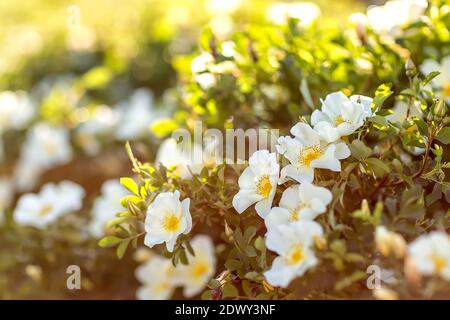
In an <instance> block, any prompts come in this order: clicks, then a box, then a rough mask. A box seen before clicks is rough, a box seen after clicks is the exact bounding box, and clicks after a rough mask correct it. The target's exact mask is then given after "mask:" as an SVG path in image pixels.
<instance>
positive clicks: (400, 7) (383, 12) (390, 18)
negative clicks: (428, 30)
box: [367, 0, 428, 38]
mask: <svg viewBox="0 0 450 320" xmlns="http://www.w3.org/2000/svg"><path fill="white" fill-rule="evenodd" d="M427 7H428V1H427V0H389V1H386V3H385V4H384V5H382V6H371V7H369V9H368V10H367V23H368V25H369V26H370V27H371V28H372V29H373V30H374V31H375V32H376V33H377V34H379V35H381V36H387V37H390V38H397V37H399V36H401V35H402V34H403V32H404V29H405V28H406V27H407V26H409V25H410V24H413V23H415V22H418V21H420V20H421V18H422V16H423V14H424V12H425V10H426V8H427Z"/></svg>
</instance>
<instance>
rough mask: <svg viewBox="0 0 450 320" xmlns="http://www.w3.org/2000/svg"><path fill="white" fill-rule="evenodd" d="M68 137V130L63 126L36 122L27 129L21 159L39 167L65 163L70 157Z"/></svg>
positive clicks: (70, 150) (70, 149) (43, 167)
mask: <svg viewBox="0 0 450 320" xmlns="http://www.w3.org/2000/svg"><path fill="white" fill-rule="evenodd" d="M69 139H70V137H69V132H68V130H67V129H66V128H64V127H53V126H50V125H48V124H46V123H39V124H36V125H35V126H34V127H33V128H31V129H30V130H29V131H28V134H27V138H26V140H25V143H24V144H23V146H22V154H21V159H22V160H23V161H28V162H30V163H32V164H33V165H34V166H35V167H38V168H41V169H48V168H50V167H52V166H56V165H61V164H65V163H67V162H69V161H70V160H71V159H72V148H71V146H70V140H69Z"/></svg>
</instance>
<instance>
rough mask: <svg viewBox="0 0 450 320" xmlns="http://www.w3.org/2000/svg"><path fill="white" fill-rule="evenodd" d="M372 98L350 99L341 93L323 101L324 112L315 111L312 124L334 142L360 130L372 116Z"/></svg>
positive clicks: (355, 97) (335, 93) (328, 140)
mask: <svg viewBox="0 0 450 320" xmlns="http://www.w3.org/2000/svg"><path fill="white" fill-rule="evenodd" d="M371 104H372V98H369V97H365V96H360V95H354V96H351V97H350V98H348V97H347V96H346V95H345V94H344V93H342V92H341V91H338V92H333V93H330V94H329V95H327V96H326V98H325V100H322V110H314V112H313V113H312V115H311V124H312V125H313V126H314V130H316V131H317V132H319V133H320V134H321V135H322V136H323V137H324V139H325V140H326V141H327V142H334V141H337V140H339V139H340V138H341V137H344V136H348V135H350V134H352V133H353V132H355V131H356V129H358V128H360V127H361V126H362V125H363V124H364V121H365V120H366V118H367V117H370V116H371V115H372V110H371V108H370V105H371Z"/></svg>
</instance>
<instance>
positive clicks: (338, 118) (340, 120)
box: [334, 116, 346, 127]
mask: <svg viewBox="0 0 450 320" xmlns="http://www.w3.org/2000/svg"><path fill="white" fill-rule="evenodd" d="M344 122H346V121H345V120H344V118H342V116H337V117H336V118H335V119H334V126H335V127H337V126H338V125H340V124H341V123H344Z"/></svg>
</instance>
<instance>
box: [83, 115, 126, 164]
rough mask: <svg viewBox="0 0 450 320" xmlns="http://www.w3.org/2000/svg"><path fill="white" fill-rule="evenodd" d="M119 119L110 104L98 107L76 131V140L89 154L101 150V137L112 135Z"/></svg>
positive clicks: (94, 153)
mask: <svg viewBox="0 0 450 320" xmlns="http://www.w3.org/2000/svg"><path fill="white" fill-rule="evenodd" d="M117 120H118V115H117V112H115V110H113V109H111V108H110V107H108V106H99V107H97V108H96V109H95V110H94V112H93V114H92V115H91V117H89V119H88V120H87V121H85V122H82V123H81V124H80V125H79V126H78V128H77V129H76V131H75V140H76V142H77V143H78V144H79V145H80V146H81V147H82V148H83V150H84V151H85V152H86V153H87V154H88V155H91V156H93V155H96V154H98V153H99V152H100V150H101V139H102V138H107V137H109V136H110V134H111V132H112V131H113V130H114V126H115V125H116V123H117Z"/></svg>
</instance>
